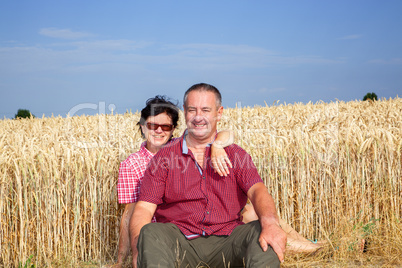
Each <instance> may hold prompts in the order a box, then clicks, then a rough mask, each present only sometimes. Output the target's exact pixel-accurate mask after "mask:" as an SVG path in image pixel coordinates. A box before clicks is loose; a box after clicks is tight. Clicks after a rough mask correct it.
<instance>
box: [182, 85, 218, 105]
mask: <svg viewBox="0 0 402 268" xmlns="http://www.w3.org/2000/svg"><path fill="white" fill-rule="evenodd" d="M191 91H209V92H212V93H214V94H215V98H216V108H217V109H218V108H219V107H221V106H222V95H221V93H220V92H219V90H218V89H217V88H216V87H214V86H213V85H210V84H206V83H199V84H195V85H193V86H191V87H190V88H189V89H187V91H186V93H184V98H183V105H184V106H185V107H186V106H187V97H188V94H189V93H190V92H191Z"/></svg>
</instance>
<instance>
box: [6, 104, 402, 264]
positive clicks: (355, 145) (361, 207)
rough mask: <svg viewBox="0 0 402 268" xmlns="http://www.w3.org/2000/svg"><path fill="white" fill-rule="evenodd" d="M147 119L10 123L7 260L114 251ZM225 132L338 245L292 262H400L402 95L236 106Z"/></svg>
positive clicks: (81, 258) (305, 220) (304, 226)
mask: <svg viewBox="0 0 402 268" xmlns="http://www.w3.org/2000/svg"><path fill="white" fill-rule="evenodd" d="M138 119H139V115H138V113H135V114H131V113H126V114H124V115H98V116H80V117H70V118H61V117H57V118H34V119H22V120H7V119H4V120H0V196H1V198H0V240H1V245H0V246H1V247H0V252H1V253H0V266H1V267H15V266H18V264H27V259H28V258H29V257H30V256H32V257H31V263H34V264H35V265H36V266H37V267H43V266H47V267H60V266H63V267H64V266H69V267H77V266H94V267H96V266H101V265H103V264H106V263H112V262H113V260H115V259H116V254H117V242H118V231H119V223H120V216H121V213H122V208H123V206H121V205H119V204H118V203H117V191H116V183H117V177H118V167H119V163H120V162H121V161H123V160H124V159H125V158H126V157H127V156H128V155H129V154H130V153H133V152H135V151H137V150H138V149H139V146H140V144H141V142H142V139H141V137H140V134H139V132H138V127H137V126H136V122H138ZM220 129H233V130H234V131H235V133H236V143H237V144H239V145H241V146H242V147H243V148H244V149H245V150H246V151H247V152H249V153H250V154H251V156H252V157H253V160H254V162H255V164H256V166H257V168H258V170H259V172H260V174H261V176H262V178H263V179H264V181H265V183H266V185H267V187H268V189H269V191H270V193H271V194H272V195H273V197H274V199H275V201H276V202H277V207H278V210H279V213H280V217H281V218H283V219H284V220H286V221H287V222H288V223H289V224H290V225H292V226H293V227H294V228H295V229H296V230H297V231H299V232H300V233H301V234H302V235H304V236H305V237H307V238H309V239H312V240H315V239H318V240H327V241H328V245H327V246H326V247H325V248H324V249H323V250H322V251H320V252H319V253H317V254H315V255H313V256H304V255H296V256H287V258H286V260H285V264H284V265H283V266H284V267H300V266H320V267H327V266H328V267H344V266H349V267H350V266H359V265H364V266H371V267H378V266H383V267H393V266H401V265H402V261H401V255H402V223H401V216H402V157H401V154H402V99H400V98H395V99H389V100H386V99H382V100H380V101H376V102H372V101H365V102H360V101H352V102H346V103H345V102H340V101H339V102H333V103H316V104H312V103H309V104H292V105H277V104H275V103H274V104H273V105H270V106H268V105H267V106H266V107H252V108H250V107H237V108H234V109H225V111H224V117H223V120H222V121H221V123H220ZM183 130H184V124H183V116H182V115H181V123H180V125H179V128H178V129H177V131H176V132H175V135H176V136H179V135H181V133H182V132H183ZM362 238H364V239H365V240H366V241H367V245H366V249H365V252H364V253H362V252H361V250H359V241H360V239H362Z"/></svg>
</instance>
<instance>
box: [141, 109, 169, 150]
mask: <svg viewBox="0 0 402 268" xmlns="http://www.w3.org/2000/svg"><path fill="white" fill-rule="evenodd" d="M141 128H142V132H143V133H144V136H145V138H146V140H147V149H148V150H149V151H150V152H152V153H156V152H158V151H159V149H160V148H161V147H162V146H163V145H164V144H165V143H166V142H168V141H169V139H170V137H171V136H172V135H173V131H174V128H173V122H172V119H171V118H170V117H169V116H168V115H167V113H161V114H158V115H156V116H149V117H148V118H147V120H146V121H145V124H144V125H141Z"/></svg>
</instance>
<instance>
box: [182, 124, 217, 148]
mask: <svg viewBox="0 0 402 268" xmlns="http://www.w3.org/2000/svg"><path fill="white" fill-rule="evenodd" d="M187 134H188V129H186V130H185V131H184V133H183V146H182V147H183V149H182V153H183V154H188V146H187V141H186V136H187ZM216 135H217V133H216V134H215V137H214V140H213V141H212V142H211V143H208V145H207V147H211V145H212V143H213V142H214V141H215V139H216Z"/></svg>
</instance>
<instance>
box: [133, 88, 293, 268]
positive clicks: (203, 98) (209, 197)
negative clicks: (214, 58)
mask: <svg viewBox="0 0 402 268" xmlns="http://www.w3.org/2000/svg"><path fill="white" fill-rule="evenodd" d="M183 103H184V106H183V107H184V114H185V119H186V124H187V130H186V131H185V133H184V134H183V136H182V137H181V138H180V139H178V140H177V141H176V142H173V143H171V144H170V146H169V148H163V149H161V150H160V151H159V152H158V154H157V155H156V156H155V157H154V158H153V159H152V160H151V162H150V165H149V167H148V169H147V171H146V172H145V174H144V178H143V184H142V188H141V193H140V198H139V200H140V201H139V202H138V203H137V205H136V207H135V210H134V215H133V217H132V219H131V222H130V230H131V234H132V237H131V247H132V248H133V249H135V248H136V246H137V249H138V266H139V267H177V266H179V267H187V266H188V267H196V266H197V265H200V264H201V265H202V264H206V265H208V266H209V267H225V266H228V265H229V263H230V267H244V265H245V266H246V267H279V261H283V258H284V251H285V244H286V233H285V232H284V231H283V230H282V229H281V228H280V226H279V223H278V217H277V214H276V209H275V204H274V201H273V199H272V197H271V195H270V194H269V193H268V191H267V189H266V187H265V185H264V183H263V182H262V180H261V178H260V176H259V175H258V173H257V170H256V168H255V166H254V164H253V162H252V160H251V157H250V156H249V155H248V154H247V153H246V152H245V151H244V150H243V149H241V148H240V147H239V146H237V145H231V146H229V147H227V148H225V150H226V152H227V155H228V157H229V159H230V161H231V162H232V164H233V168H232V169H231V172H230V174H229V175H228V176H227V177H221V176H219V174H217V173H214V172H213V169H212V163H211V160H210V144H211V143H212V142H213V141H214V138H215V135H216V128H217V122H218V121H219V120H220V119H221V116H222V113H223V107H222V106H221V94H220V93H219V91H218V89H216V88H215V87H214V86H212V85H208V84H203V83H202V84H196V85H194V86H192V87H190V88H189V89H188V90H187V92H186V93H185V95H184V101H183ZM247 198H249V199H250V200H251V202H252V204H253V205H254V208H255V211H256V213H257V215H258V216H259V221H254V222H251V223H248V224H242V222H241V221H240V212H241V209H242V208H243V207H244V206H245V204H246V202H247ZM157 206H158V210H157V212H156V213H155V211H156V208H157ZM154 213H155V216H156V221H157V223H150V222H151V219H152V216H153V215H154ZM148 223H150V224H148ZM137 243H138V244H137ZM275 253H276V254H275ZM136 259H137V252H135V250H133V265H134V267H136V265H137V263H136Z"/></svg>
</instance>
